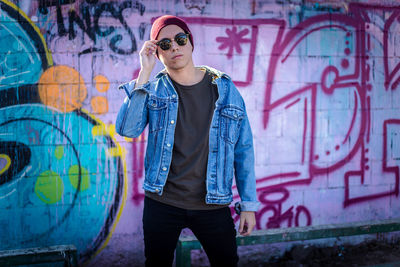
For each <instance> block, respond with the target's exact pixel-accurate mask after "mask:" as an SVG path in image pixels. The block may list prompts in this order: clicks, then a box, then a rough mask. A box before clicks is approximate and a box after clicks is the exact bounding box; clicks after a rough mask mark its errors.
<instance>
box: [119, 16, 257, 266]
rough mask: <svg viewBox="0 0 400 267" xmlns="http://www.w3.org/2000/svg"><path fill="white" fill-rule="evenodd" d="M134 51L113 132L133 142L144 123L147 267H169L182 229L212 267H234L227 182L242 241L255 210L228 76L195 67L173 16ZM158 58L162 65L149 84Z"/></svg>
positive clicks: (245, 129) (241, 116)
mask: <svg viewBox="0 0 400 267" xmlns="http://www.w3.org/2000/svg"><path fill="white" fill-rule="evenodd" d="M150 35H151V36H150V37H151V40H149V41H146V42H145V43H144V45H143V47H142V49H141V50H140V53H139V55H140V63H141V70H140V73H139V76H138V78H137V79H136V80H133V81H131V82H129V83H126V84H123V85H121V86H120V89H124V90H125V91H126V93H127V95H128V96H127V97H126V98H125V101H124V103H123V105H122V107H121V109H120V111H119V113H118V117H117V121H116V129H117V132H118V133H119V134H120V135H122V136H127V137H137V136H139V135H140V134H141V133H142V131H143V130H144V128H145V126H146V125H147V124H149V128H148V131H149V133H148V141H147V151H146V157H145V163H144V164H145V179H144V183H143V188H144V190H145V200H144V210H143V232H144V243H145V256H146V266H171V265H172V262H173V258H174V251H175V248H176V244H177V240H178V238H179V235H180V233H181V230H182V229H183V228H186V227H187V228H189V229H191V230H192V232H193V233H194V234H195V235H196V237H197V238H198V240H199V241H200V243H201V244H202V246H203V248H204V250H205V252H206V253H207V256H208V258H209V260H210V263H211V265H212V266H237V262H238V256H237V247H236V240H235V236H236V230H235V226H234V223H233V220H232V217H231V213H230V209H229V208H228V206H229V204H230V202H231V201H232V180H233V177H235V179H236V185H237V189H238V192H239V195H240V198H241V202H238V203H237V204H236V211H237V212H238V213H240V226H239V232H240V234H241V235H249V234H250V233H251V232H252V230H253V228H254V226H255V215H254V213H255V211H256V210H257V208H258V201H257V196H256V181H255V175H254V151H253V140H252V134H251V129H250V125H249V121H248V118H247V114H246V109H245V104H244V101H243V99H242V97H241V96H240V94H239V92H238V90H237V89H236V87H235V86H234V84H233V83H232V81H231V79H230V78H229V76H227V75H226V74H224V73H222V72H219V71H217V70H215V69H212V68H210V67H206V66H202V67H195V66H194V64H193V60H192V51H193V47H194V44H193V36H192V33H191V32H190V30H189V28H188V26H187V24H186V23H185V22H184V21H183V20H182V19H180V18H178V17H175V16H169V15H167V16H162V17H160V18H158V19H157V20H155V21H154V23H153V25H152V29H151V34H150ZM157 58H158V59H159V60H160V61H161V62H162V64H163V65H164V66H165V70H164V71H162V72H160V73H159V74H158V75H157V76H156V77H155V79H154V80H152V81H149V78H150V73H151V72H152V70H153V68H154V65H155V63H156V60H157Z"/></svg>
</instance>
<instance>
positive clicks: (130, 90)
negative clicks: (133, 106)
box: [118, 79, 150, 98]
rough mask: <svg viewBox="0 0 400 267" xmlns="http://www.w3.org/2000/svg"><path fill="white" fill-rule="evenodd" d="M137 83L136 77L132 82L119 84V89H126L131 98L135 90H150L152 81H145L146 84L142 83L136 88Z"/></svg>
mask: <svg viewBox="0 0 400 267" xmlns="http://www.w3.org/2000/svg"><path fill="white" fill-rule="evenodd" d="M135 85H136V79H135V80H132V81H130V82H127V83H123V84H121V85H119V86H118V89H119V90H124V91H125V93H126V95H127V96H128V97H129V98H131V97H132V93H133V92H134V91H137V90H143V91H145V92H149V87H150V81H148V82H147V83H145V84H141V85H139V86H137V87H136V88H135Z"/></svg>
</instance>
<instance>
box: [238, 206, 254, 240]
mask: <svg viewBox="0 0 400 267" xmlns="http://www.w3.org/2000/svg"><path fill="white" fill-rule="evenodd" d="M255 225H256V215H255V212H254V211H242V212H241V213H240V224H239V233H240V235H242V236H248V235H250V234H251V232H252V231H253V228H254V226H255Z"/></svg>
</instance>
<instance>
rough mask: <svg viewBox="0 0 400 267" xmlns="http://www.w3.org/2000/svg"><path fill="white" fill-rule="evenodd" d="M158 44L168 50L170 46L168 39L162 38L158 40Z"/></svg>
mask: <svg viewBox="0 0 400 267" xmlns="http://www.w3.org/2000/svg"><path fill="white" fill-rule="evenodd" d="M158 45H159V46H160V48H161V49H162V50H168V49H170V48H171V40H169V39H163V40H161V41H159V42H158Z"/></svg>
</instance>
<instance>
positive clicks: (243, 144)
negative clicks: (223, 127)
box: [234, 112, 259, 211]
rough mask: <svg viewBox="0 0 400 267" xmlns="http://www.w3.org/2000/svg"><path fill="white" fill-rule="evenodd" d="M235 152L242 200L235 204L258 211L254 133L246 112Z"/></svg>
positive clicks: (236, 175) (236, 174) (237, 179)
mask: <svg viewBox="0 0 400 267" xmlns="http://www.w3.org/2000/svg"><path fill="white" fill-rule="evenodd" d="M234 153H235V155H234V166H235V179H236V186H237V190H238V192H239V196H240V199H241V202H239V203H236V205H235V206H236V207H237V208H238V209H239V211H257V210H258V207H259V202H258V200H257V192H256V177H255V170H254V147H253V135H252V133H251V128H250V123H249V120H248V117H247V113H246V112H245V116H244V118H243V119H242V123H241V126H240V133H239V139H238V141H237V143H236V144H235V150H234Z"/></svg>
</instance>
